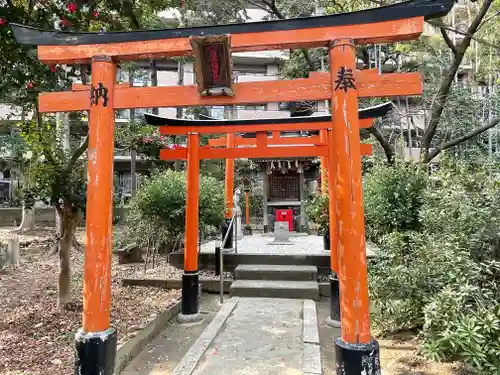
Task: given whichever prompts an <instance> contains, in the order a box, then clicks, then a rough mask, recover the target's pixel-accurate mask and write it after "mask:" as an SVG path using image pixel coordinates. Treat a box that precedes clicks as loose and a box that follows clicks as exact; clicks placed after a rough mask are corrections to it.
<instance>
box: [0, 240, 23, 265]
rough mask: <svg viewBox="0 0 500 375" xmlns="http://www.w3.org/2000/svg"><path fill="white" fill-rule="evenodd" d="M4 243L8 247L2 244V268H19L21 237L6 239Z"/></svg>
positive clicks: (0, 247) (0, 245) (0, 260)
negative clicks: (8, 266) (6, 266)
mask: <svg viewBox="0 0 500 375" xmlns="http://www.w3.org/2000/svg"><path fill="white" fill-rule="evenodd" d="M3 242H4V243H7V246H5V245H3V246H2V244H0V267H3V266H5V265H9V264H10V265H12V266H16V267H17V266H19V258H20V257H19V236H16V235H14V236H11V237H8V238H5V239H4V241H3Z"/></svg>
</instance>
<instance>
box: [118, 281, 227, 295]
mask: <svg viewBox="0 0 500 375" xmlns="http://www.w3.org/2000/svg"><path fill="white" fill-rule="evenodd" d="M233 281H234V280H224V293H229V288H230V287H231V284H232V283H233ZM200 284H201V290H202V291H203V292H205V293H220V280H200ZM122 285H130V286H152V287H156V288H164V289H182V281H181V280H163V279H131V278H124V279H122Z"/></svg>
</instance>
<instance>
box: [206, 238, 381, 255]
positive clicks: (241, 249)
mask: <svg viewBox="0 0 500 375" xmlns="http://www.w3.org/2000/svg"><path fill="white" fill-rule="evenodd" d="M273 240H274V236H273V235H268V234H254V235H253V236H244V237H243V238H242V239H241V240H238V254H266V255H328V254H329V252H328V251H325V250H324V249H323V237H321V236H315V235H309V236H308V235H291V236H290V242H291V243H292V244H291V245H270V243H271V242H273ZM219 244H220V240H215V241H210V242H207V243H205V244H203V245H202V246H201V252H202V253H214V252H215V246H218V245H219ZM366 254H367V256H368V257H371V256H374V251H373V250H372V246H371V245H368V246H367V250H366Z"/></svg>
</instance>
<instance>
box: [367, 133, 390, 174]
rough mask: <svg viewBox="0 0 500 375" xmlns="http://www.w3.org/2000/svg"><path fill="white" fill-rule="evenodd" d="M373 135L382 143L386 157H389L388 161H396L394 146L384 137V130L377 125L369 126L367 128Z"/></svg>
mask: <svg viewBox="0 0 500 375" xmlns="http://www.w3.org/2000/svg"><path fill="white" fill-rule="evenodd" d="M366 130H367V131H368V132H369V133H370V134H371V135H373V136H374V137H375V138H376V139H377V141H378V142H379V143H380V146H382V148H383V149H384V152H385V157H386V158H387V163H388V164H390V165H391V164H392V163H393V162H394V155H395V152H394V147H392V145H391V144H390V143H389V141H388V140H387V139H386V138H385V137H384V135H383V134H382V132H381V131H380V130H379V129H377V128H376V127H375V126H372V127H369V128H367V129H366Z"/></svg>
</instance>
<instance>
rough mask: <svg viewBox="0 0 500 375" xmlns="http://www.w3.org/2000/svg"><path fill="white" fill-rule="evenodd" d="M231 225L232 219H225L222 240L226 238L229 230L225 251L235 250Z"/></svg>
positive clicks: (222, 227)
mask: <svg viewBox="0 0 500 375" xmlns="http://www.w3.org/2000/svg"><path fill="white" fill-rule="evenodd" d="M230 223H231V219H224V222H223V223H222V226H221V236H222V240H224V237H225V236H226V232H227V231H228V230H229V235H228V236H227V240H226V243H225V244H224V247H223V249H232V248H233V228H229V224H230Z"/></svg>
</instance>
